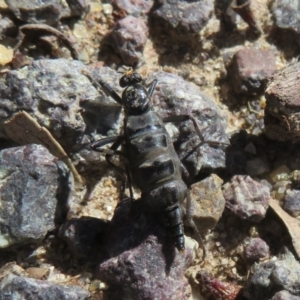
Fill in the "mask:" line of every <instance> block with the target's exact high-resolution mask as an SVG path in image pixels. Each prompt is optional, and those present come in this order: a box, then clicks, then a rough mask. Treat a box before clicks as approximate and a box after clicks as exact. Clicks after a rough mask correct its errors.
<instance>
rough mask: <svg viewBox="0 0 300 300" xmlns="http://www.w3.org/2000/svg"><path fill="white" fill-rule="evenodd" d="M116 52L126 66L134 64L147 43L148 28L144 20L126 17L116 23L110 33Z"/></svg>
mask: <svg viewBox="0 0 300 300" xmlns="http://www.w3.org/2000/svg"><path fill="white" fill-rule="evenodd" d="M111 36H112V39H113V43H114V45H115V47H116V51H117V52H118V53H119V54H120V56H121V58H122V60H123V62H124V63H125V64H126V65H129V66H132V65H134V64H136V63H137V62H138V61H139V60H140V59H141V57H142V55H143V51H144V47H145V45H146V42H147V36H148V28H147V26H146V24H145V22H144V20H142V19H139V18H135V17H133V16H127V17H125V18H124V19H121V20H120V21H118V22H117V23H116V25H115V27H114V29H113V30H112V33H111Z"/></svg>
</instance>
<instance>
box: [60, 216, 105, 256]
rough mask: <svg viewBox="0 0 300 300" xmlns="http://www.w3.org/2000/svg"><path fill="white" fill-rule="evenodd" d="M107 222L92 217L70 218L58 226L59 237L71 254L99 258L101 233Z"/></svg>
mask: <svg viewBox="0 0 300 300" xmlns="http://www.w3.org/2000/svg"><path fill="white" fill-rule="evenodd" d="M106 228H107V222H106V221H104V220H100V219H97V218H93V217H81V218H79V219H71V220H69V221H67V222H66V223H64V224H63V225H61V227H60V228H59V237H60V238H61V239H63V240H64V241H65V242H66V243H67V244H68V246H69V248H70V250H71V251H72V253H73V255H75V256H78V257H85V258H87V257H88V258H89V259H91V256H93V257H96V258H97V259H99V252H100V247H101V243H102V235H103V232H104V231H105V229H106Z"/></svg>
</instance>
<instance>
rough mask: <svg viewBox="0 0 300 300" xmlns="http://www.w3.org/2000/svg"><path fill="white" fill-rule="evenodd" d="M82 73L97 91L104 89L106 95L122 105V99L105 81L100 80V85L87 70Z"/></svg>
mask: <svg viewBox="0 0 300 300" xmlns="http://www.w3.org/2000/svg"><path fill="white" fill-rule="evenodd" d="M82 73H83V74H84V75H85V76H86V77H87V78H88V79H89V80H90V81H91V82H92V84H93V85H94V86H95V88H96V89H97V90H101V89H103V90H104V92H105V93H106V94H108V95H109V96H111V97H112V98H113V99H114V100H115V101H116V102H117V103H119V104H120V105H122V98H121V97H120V96H119V95H118V94H117V93H116V92H115V90H114V89H113V88H112V87H111V86H110V85H109V84H108V83H106V82H105V81H104V80H102V79H101V78H98V81H99V83H98V82H97V81H96V80H95V79H94V78H93V76H92V75H91V74H90V73H89V71H87V70H82Z"/></svg>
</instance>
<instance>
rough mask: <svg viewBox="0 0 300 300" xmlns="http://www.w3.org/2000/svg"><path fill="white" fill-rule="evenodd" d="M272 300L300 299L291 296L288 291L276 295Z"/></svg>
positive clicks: (299, 298)
mask: <svg viewBox="0 0 300 300" xmlns="http://www.w3.org/2000/svg"><path fill="white" fill-rule="evenodd" d="M270 300H300V297H298V296H294V295H292V294H290V293H289V292H288V291H281V292H278V293H276V294H275V295H274V296H273V297H272V298H271V299H270Z"/></svg>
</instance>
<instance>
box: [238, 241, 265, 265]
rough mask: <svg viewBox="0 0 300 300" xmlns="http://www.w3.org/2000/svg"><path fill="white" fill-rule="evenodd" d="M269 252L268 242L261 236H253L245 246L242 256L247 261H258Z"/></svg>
mask: <svg viewBox="0 0 300 300" xmlns="http://www.w3.org/2000/svg"><path fill="white" fill-rule="evenodd" d="M269 254H270V249H269V246H268V244H267V243H266V242H265V241H264V240H262V239H261V238H253V239H251V240H250V242H249V244H248V245H247V246H246V247H245V250H244V257H245V259H246V260H247V261H248V262H249V263H253V262H255V261H259V260H260V259H261V258H266V257H268V256H269Z"/></svg>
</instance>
